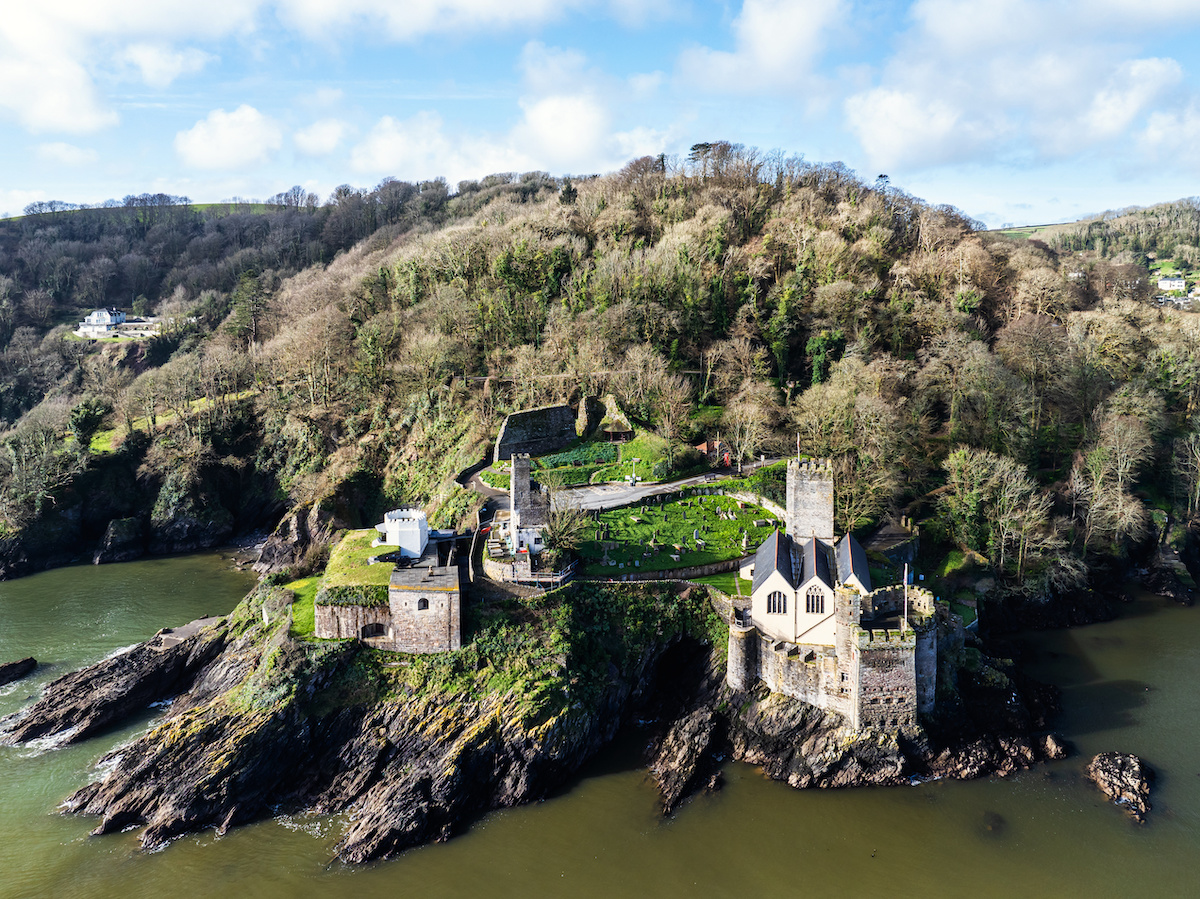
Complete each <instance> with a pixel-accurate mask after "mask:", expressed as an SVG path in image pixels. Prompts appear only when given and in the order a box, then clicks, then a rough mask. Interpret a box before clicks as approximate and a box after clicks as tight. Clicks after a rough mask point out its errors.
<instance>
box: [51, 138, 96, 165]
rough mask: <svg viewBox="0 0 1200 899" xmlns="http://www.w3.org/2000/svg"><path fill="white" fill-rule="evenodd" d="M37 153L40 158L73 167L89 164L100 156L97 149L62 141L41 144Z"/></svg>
mask: <svg viewBox="0 0 1200 899" xmlns="http://www.w3.org/2000/svg"><path fill="white" fill-rule="evenodd" d="M37 155H38V158H39V159H44V160H46V161H47V162H53V163H56V164H57V165H65V166H72V167H74V166H81V165H88V164H89V163H93V162H95V161H96V159H97V158H98V157H97V155H96V151H95V150H92V149H86V148H84V147H76V146H74V145H73V144H65V143H62V142H61V141H55V142H53V143H48V144H40V145H39V146H38V148H37Z"/></svg>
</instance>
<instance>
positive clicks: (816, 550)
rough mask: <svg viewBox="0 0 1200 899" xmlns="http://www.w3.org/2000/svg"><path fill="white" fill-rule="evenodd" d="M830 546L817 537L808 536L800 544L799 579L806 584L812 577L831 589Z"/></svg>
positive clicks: (832, 579)
mask: <svg viewBox="0 0 1200 899" xmlns="http://www.w3.org/2000/svg"><path fill="white" fill-rule="evenodd" d="M829 551H830V546H829V545H828V544H826V543H825V541H824V540H821V539H819V538H817V537H809V538H808V539H807V540H805V541H804V542H803V543H802V544H801V550H800V581H799V583H798V584H796V586H799V584H806V583H808V582H809V581H810V580H812V579H813V578H814V577H815V578H816V579H817V580H819V581H821V583H823V584H824V585H825V586H826V587H828V588H829V589H831V590H832V589H833V585H834V578H833V571H832V567H833V566H832V565H830V559H829V555H830V552H829Z"/></svg>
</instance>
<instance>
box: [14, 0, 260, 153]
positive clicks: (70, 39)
mask: <svg viewBox="0 0 1200 899" xmlns="http://www.w3.org/2000/svg"><path fill="white" fill-rule="evenodd" d="M260 5H261V0H207V2H204V3H196V2H194V0H59V2H33V3H20V4H18V3H10V4H8V7H6V8H5V10H4V15H3V16H0V110H7V111H8V112H9V113H10V114H11V115H12V116H13V117H14V118H15V119H16V120H17V121H18V122H19V123H20V124H21V125H23V126H24V127H25V128H27V129H28V130H30V131H34V132H44V131H64V132H69V133H86V132H91V131H96V130H99V129H101V128H105V127H109V126H112V125H115V124H116V123H117V115H116V113H115V112H113V110H112V109H111V108H109V105H108V103H107V102H106V100H105V98H104V97H103V96H102V95H101V94H100V92H99V91H98V90H97V87H96V81H95V76H96V73H97V72H98V71H100V70H101V69H103V68H104V67H106V66H108V65H109V61H110V59H111V58H112V56H113V53H114V52H116V55H117V57H118V59H119V61H123V62H127V63H132V64H134V65H136V66H138V68H139V69H140V70H141V71H142V73H143V76H144V77H146V78H147V80H152V79H160V80H161V79H165V78H167V76H168V75H170V73H171V69H172V67H173V66H179V67H181V68H180V70H179V73H182V72H183V71H186V70H187V68H188V67H189V66H194V65H195V64H196V61H197V58H196V57H195V56H194V55H193V54H191V53H189V52H187V51H185V52H183V53H181V54H180V55H179V59H178V60H176V61H174V62H172V60H171V59H169V58H168V56H167V55H166V54H167V53H168V52H169V51H162V52H161V53H160V54H159V58H158V59H157V60H156V59H152V58H151V56H150V55H149V54H148V53H147V52H145V50H144V49H143V50H141V51H137V50H135V51H134V56H133V58H130V59H124V57H123V55H122V51H121V50H119V49H117V50H115V51H114V48H113V46H112V45H113V44H114V43H115V44H117V45H118V47H119V46H120V45H122V44H126V43H132V44H134V45H135V46H142V47H149V46H162V45H165V44H169V43H170V42H171V41H172V40H174V39H177V38H183V39H187V40H202V39H205V38H215V37H221V36H225V35H228V34H231V33H233V32H235V31H238V30H244V29H247V28H250V27H252V25H253V21H254V17H255V15H256V13H257V10H258V7H259V6H260ZM196 52H199V51H196ZM177 74H178V73H177Z"/></svg>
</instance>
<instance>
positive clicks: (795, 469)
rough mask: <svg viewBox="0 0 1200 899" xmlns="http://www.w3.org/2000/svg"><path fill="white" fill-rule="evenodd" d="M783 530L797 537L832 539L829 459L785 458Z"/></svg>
mask: <svg viewBox="0 0 1200 899" xmlns="http://www.w3.org/2000/svg"><path fill="white" fill-rule="evenodd" d="M786 524H787V532H788V536H790V537H792V538H793V539H796V540H800V539H803V538H805V537H813V536H816V537H819V538H820V539H822V540H826V541H829V542H832V541H833V462H832V461H831V460H829V459H809V460H805V461H800V460H799V459H789V460H788V466H787V522H786Z"/></svg>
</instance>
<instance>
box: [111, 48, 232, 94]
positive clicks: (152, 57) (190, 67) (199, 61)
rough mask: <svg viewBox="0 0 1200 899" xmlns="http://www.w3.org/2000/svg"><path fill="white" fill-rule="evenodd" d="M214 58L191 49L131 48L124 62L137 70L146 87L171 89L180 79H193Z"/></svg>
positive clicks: (122, 55) (128, 49)
mask: <svg viewBox="0 0 1200 899" xmlns="http://www.w3.org/2000/svg"><path fill="white" fill-rule="evenodd" d="M214 58H215V57H214V56H212V55H211V54H209V53H205V52H204V51H203V50H197V49H196V48H194V47H188V48H185V49H183V50H175V49H173V48H172V47H168V46H164V45H162V44H131V45H130V46H128V47H126V48H125V52H124V53H122V54H121V59H122V60H124V61H125V62H127V63H129V64H130V65H132V66H134V67H135V68H137V70H138V71H139V72H140V74H141V76H142V80H143V81H145V82H146V84H148V85H150V86H151V87H155V88H159V89H161V88H165V87H168V86H169V85H170V84H171V82H172V81H174V80H175V79H176V78H178V77H179V76H180V75H193V74H195V73H196V72H199V71H200V70H201V69H203V68H204V67H205V66H206V65H207V64H208V63H209V62H211V61H212V60H213V59H214Z"/></svg>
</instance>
